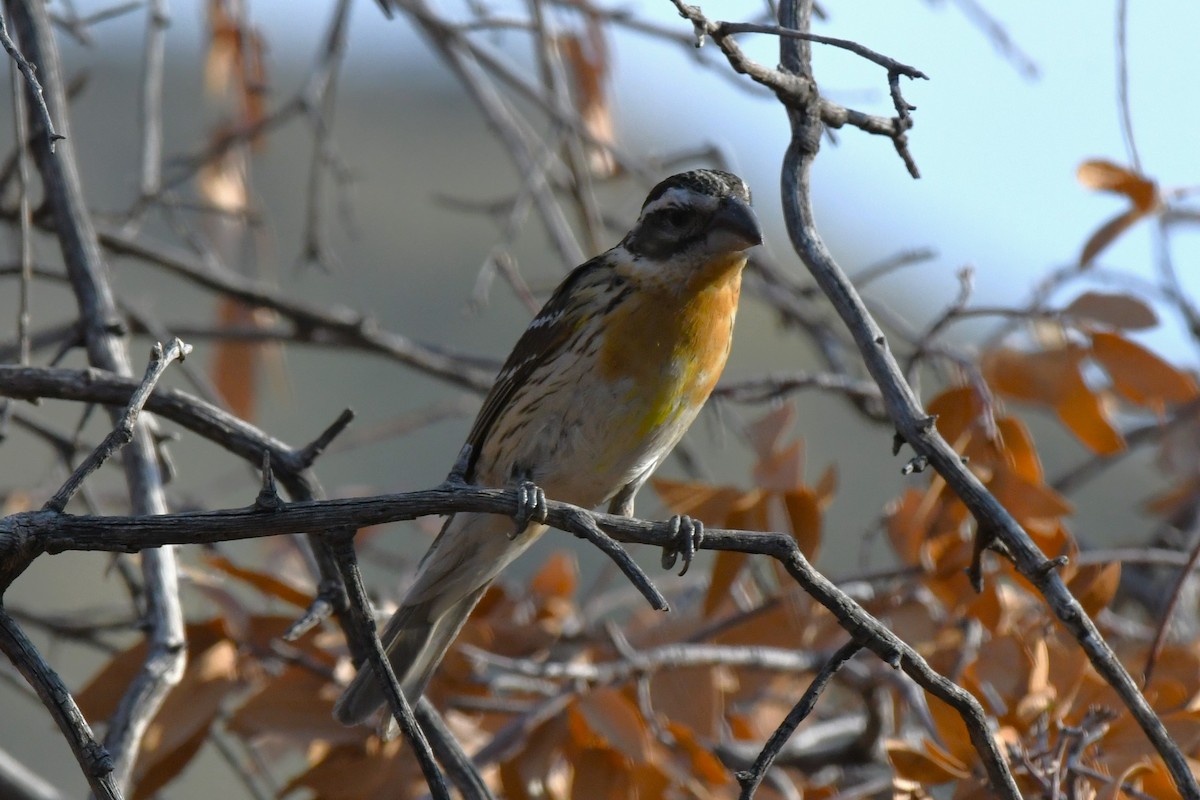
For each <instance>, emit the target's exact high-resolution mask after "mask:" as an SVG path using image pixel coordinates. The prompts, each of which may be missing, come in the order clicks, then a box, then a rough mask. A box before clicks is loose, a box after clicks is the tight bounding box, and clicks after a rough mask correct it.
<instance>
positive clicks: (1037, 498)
mask: <svg viewBox="0 0 1200 800" xmlns="http://www.w3.org/2000/svg"><path fill="white" fill-rule="evenodd" d="M988 489H990V490H991V492H992V494H994V495H995V496H996V499H997V500H999V501H1000V503H1001V504H1003V506H1004V507H1005V508H1006V509H1008V513H1010V514H1012V515H1013V516H1014V517H1015V518H1016V519H1017V520H1018V521H1019V522H1021V524H1023V525H1025V524H1028V523H1029V522H1030V521H1031V520H1037V519H1045V518H1055V517H1062V516H1066V515H1067V514H1070V513H1071V511H1072V510H1073V509H1072V507H1071V504H1070V503H1068V502H1067V501H1066V500H1065V499H1064V498H1063V496H1062V495H1060V494H1059V493H1058V492H1056V491H1054V490H1053V489H1051V488H1050V487H1049V486H1046V485H1045V484H1043V483H1038V482H1034V481H1028V480H1025V479H1024V478H1022V477H1021V476H1019V475H1017V474H1016V473H1015V472H1012V471H1011V470H1007V469H998V470H996V473H995V475H994V476H993V478H992V480H990V481H989V482H988Z"/></svg>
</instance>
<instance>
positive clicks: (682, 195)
mask: <svg viewBox="0 0 1200 800" xmlns="http://www.w3.org/2000/svg"><path fill="white" fill-rule="evenodd" d="M696 197H697V195H696V193H695V192H693V191H691V190H689V189H682V188H674V189H668V190H667V191H665V192H663V193H662V196H660V197H656V198H655V199H654V202H653V203H650V204H649V205H648V206H646V207H645V208H643V209H642V216H646V215H647V214H652V213H654V212H655V211H658V210H660V209H663V208H673V207H674V208H678V207H680V206H688V205H694V204H695V202H696Z"/></svg>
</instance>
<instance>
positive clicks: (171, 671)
mask: <svg viewBox="0 0 1200 800" xmlns="http://www.w3.org/2000/svg"><path fill="white" fill-rule="evenodd" d="M6 8H7V9H8V12H9V16H10V18H11V20H12V22H13V27H14V29H15V31H16V33H17V37H18V39H19V40H20V42H21V46H22V49H23V50H24V52H25V56H26V57H27V58H28V59H29V62H30V63H31V64H32V65H34V66H35V67H36V68H37V70H38V72H39V74H40V75H41V79H42V81H43V92H42V93H36V92H32V90H31V94H35V95H36V97H35V98H34V99H35V101H36V102H38V103H39V105H40V101H41V97H42V94H43V93H44V97H45V105H44V108H46V109H47V110H48V114H49V116H50V117H57V118H58V120H59V124H60V126H61V130H62V131H63V132H64V133H63V138H65V137H66V135H67V134H66V132H67V131H68V130H69V126H68V121H67V117H66V96H65V88H64V83H63V80H62V74H61V73H62V68H61V65H60V61H59V55H58V48H57V45H56V43H55V40H54V35H53V31H52V30H51V22H50V19H49V17H48V16H47V12H46V8H45V6H44V5H43V4H41V3H37V2H18V0H8V2H7V3H6ZM37 121H38V122H37V124H43V125H45V124H48V123H46V122H45V121H44V120H43V118H42V117H40V116H39V117H37ZM47 134H48V135H47V136H46V137H45V138H42V137H37V136H35V137H34V139H33V152H34V157H35V160H36V162H37V166H38V170H39V171H40V172H41V176H42V185H43V189H44V192H45V195H46V204H47V205H48V207H49V208H50V211H51V215H52V218H53V220H54V226H55V229H56V233H57V235H58V241H59V245H60V248H61V250H62V256H63V261H64V262H65V264H66V267H67V273H68V275H69V277H70V280H71V284H72V289H73V290H74V293H75V298H76V303H77V305H78V308H79V314H80V321H81V329H82V332H83V336H84V340H85V343H86V347H87V353H88V361H89V362H90V363H91V364H92V365H94V366H96V367H99V368H101V369H105V370H108V371H110V372H113V373H116V374H118V375H128V374H129V372H130V361H129V354H128V350H127V348H126V344H125V341H124V340H123V339H122V338H121V336H120V335H119V328H114V327H113V323H114V322H116V321H117V319H118V316H117V310H116V303H115V300H114V298H113V292H112V287H111V286H110V285H109V283H108V275H107V267H106V265H105V264H104V262H103V258H102V256H101V252H100V246H99V242H98V241H97V238H96V231H95V228H94V226H93V224H92V220H91V214H90V212H89V211H88V209H87V205H86V203H85V201H84V193H83V186H82V183H81V181H80V178H79V168H78V166H77V164H76V157H75V152H74V148H73V147H72V146H71V143H70V142H69V141H68V142H66V143H65V144H64V146H63V147H61V148H59V149H58V152H54V151H53V149H52V148H53V145H54V138H53V135H51V134H50V131H49V130H47ZM110 414H111V416H112V419H113V421H114V423H116V422H117V421H118V420H119V416H118V415H119V412H118V411H117V410H116V409H110ZM153 433H154V429H153V424H152V422H151V421H149V420H148V419H146V418H143V419H142V420H141V422H140V423H139V424H138V425H136V426H135V429H134V435H133V439H132V441H131V442H130V445H129V446H128V447H126V448H125V450H124V453H123V460H124V466H125V475H126V483H127V485H128V489H129V498H130V504H131V507H132V508H133V510H134V513H138V514H161V513H164V512H165V511H167V501H166V496H165V492H164V489H163V476H162V474H161V472H160V470H159V462H158V458H157V452H156V445H155V442H154V435H153ZM142 575H143V580H144V582H145V584H146V603H147V607H146V626H147V629H148V643H149V647H148V652H147V656H146V660H145V662H144V663H143V666H142V669H141V671H140V672H139V673H138V675H137V676H136V677H135V678H134V680H133V682H132V683H131V685H130V686H129V688H128V690H127V691H126V693H125V695H124V696H123V697H122V699H121V702H120V704H119V705H118V708H117V711H116V713H115V714H114V716H113V717H112V719H110V720H109V727H108V731H107V733H106V735H105V746H106V747H107V748H108V750H109V752H110V753H111V754H112V756H113V759H114V768H113V773H112V778H113V780H114V782H115V784H116V786H118V787H127V786H128V785H129V782H130V780H131V777H132V774H133V766H134V762H135V760H136V758H137V755H138V751H139V749H140V746H141V741H142V736H143V734H144V733H145V731H146V729H147V727H148V726H149V724H150V720H151V719H152V718H153V717H154V715H155V713H156V712H157V711H158V709H159V708H160V707H161V705H162V702H163V700H164V699H165V698H166V695H167V693H168V692H169V691H170V689H171V687H172V686H173V685H175V684H176V683H177V682H178V681H179V679H180V678H181V676H182V674H183V669H184V665H185V663H186V658H187V655H186V642H185V640H184V633H183V611H182V608H181V607H180V602H179V593H178V584H177V574H176V565H175V552H174V550H173V549H172V548H163V549H161V550H155V551H152V552H148V553H146V554H145V555H144V556H143V557H142ZM89 775H90V773H89ZM93 777H94V776H93ZM96 786H97V783H96V782H93V789H95V788H96Z"/></svg>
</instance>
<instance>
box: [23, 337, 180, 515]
mask: <svg viewBox="0 0 1200 800" xmlns="http://www.w3.org/2000/svg"><path fill="white" fill-rule="evenodd" d="M191 350H192V346H191V345H190V344H184V343H183V342H182V341H180V340H179V339H176V340H175V341H173V342H171V344H170V345H169V346H168V347H166V348H163V346H162V344H161V343H157V344H155V345H154V349H153V350H152V351H151V357H150V364H149V365H148V366H147V367H146V375H145V376H144V377H143V378H142V382H141V383H140V384H139V385H138V388H137V390H136V391H135V392H134V393H133V395H132V396H131V397H130V398H129V405H128V406H127V407H126V408H125V413H124V414H122V415H121V418H120V420H118V422H117V424H116V426H115V427H114V428H113V430H112V432H111V433H109V434H108V435H107V436H105V437H104V441H102V442H101V443H100V444H99V445H97V446H96V449H94V450H93V451H92V452H91V453H89V454H88V457H87V458H85V459H84V460H83V461H82V462H81V463H80V464H79V466H78V467H76V469H75V471H74V472H72V473H71V476H70V477H69V478H67V481H66V483H64V484H63V485H62V488H60V489H59V490H58V491H57V492H55V493H54V496H53V497H51V498H50V499H49V500H47V501H46V505H45V506H44V507H45V508H46V510H48V511H62V510H63V509H65V508H66V507H67V503H69V502H70V501H71V498H72V497H74V496H75V493H76V492H77V491H79V487H80V486H81V485H83V482H84V480H86V479H87V477H88V476H89V475H91V474H92V473H93V472H95V471H96V470H98V469H100V467H101V465H103V464H104V462H105V461H107V460H108V459H110V458H112V457H113V456H114V455H116V453H117V452H118V451H119V450H120V449H121V448H122V447H124V446H125V445H127V444H129V443H130V442H131V441H133V432H134V426H135V425H136V424H137V418H138V414H139V413H141V410H142V407H143V406H144V405H145V404H146V401H147V400H148V399H149V398H150V394H151V392H153V391H154V386H155V384H157V383H158V379H159V378H161V377H162V374H163V373H164V372H166V370H167V367H168V366H169V365H170V363H171V362H172V361H174V360H175V359H177V358H178V359H180V360H182V359H183V358H184V357H185V356H186V355H187V354H188V353H190V352H191Z"/></svg>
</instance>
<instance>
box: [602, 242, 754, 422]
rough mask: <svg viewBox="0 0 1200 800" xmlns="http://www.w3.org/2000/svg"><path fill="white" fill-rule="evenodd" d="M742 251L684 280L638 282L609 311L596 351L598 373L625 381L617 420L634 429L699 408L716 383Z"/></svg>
mask: <svg viewBox="0 0 1200 800" xmlns="http://www.w3.org/2000/svg"><path fill="white" fill-rule="evenodd" d="M744 265H745V257H744V256H743V255H742V254H740V253H739V254H738V257H737V258H729V259H720V260H719V261H715V262H713V263H712V264H710V265H708V266H707V267H706V268H704V269H702V270H698V271H697V272H696V273H695V274H693V275H692V276H691V279H690V280H689V281H688V283H687V284H686V285H685V286H682V287H678V286H666V285H662V286H654V287H643V289H642V290H641V291H639V292H638V293H637V294H636V295H635V296H634V297H631V298H630V299H629V300H628V301H627V302H625V303H624V304H623V305H622V306H621V307H620V308H618V309H616V310H615V311H614V312H613V315H612V317H611V318H610V320H609V327H608V331H607V332H606V334H605V338H604V344H603V348H602V351H601V353H600V364H599V366H600V371H601V375H602V377H604V379H605V380H607V381H609V382H612V383H618V382H620V383H626V384H627V385H628V386H629V390H628V392H626V394H625V396H624V397H622V398H620V401H623V403H624V405H625V410H626V411H627V417H626V419H625V420H624V423H625V424H628V425H629V426H630V427H631V428H632V429H633V430H636V432H637V435H638V436H648V435H650V434H652V433H653V432H654V431H656V430H659V429H661V428H663V427H667V426H670V425H672V423H674V422H675V420H676V419H678V417H679V415H680V414H681V413H682V412H683V411H684V410H685V409H694V408H698V407H699V406H700V405H702V404H703V403H704V401H705V400H707V399H708V395H709V393H711V392H712V389H713V387H714V386H715V385H716V383H717V379H718V378H719V377H720V375H721V370H722V369H724V367H725V360H726V358H727V357H728V356H729V347H730V343H731V341H732V337H733V321H734V314H735V311H736V309H737V302H738V294H739V292H740V289H741V274H742V267H743V266H744Z"/></svg>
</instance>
